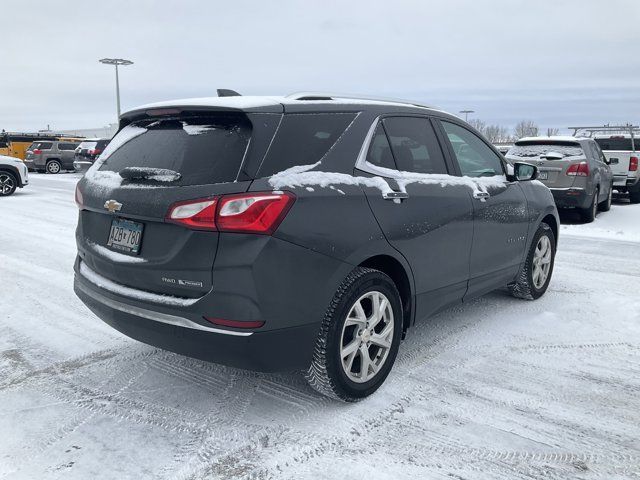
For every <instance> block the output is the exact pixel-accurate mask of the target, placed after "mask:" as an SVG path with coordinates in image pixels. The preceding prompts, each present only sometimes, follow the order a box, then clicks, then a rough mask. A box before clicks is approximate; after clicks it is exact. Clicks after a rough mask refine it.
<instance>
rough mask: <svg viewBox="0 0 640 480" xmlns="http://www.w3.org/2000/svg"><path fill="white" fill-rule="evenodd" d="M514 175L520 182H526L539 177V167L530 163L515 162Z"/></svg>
mask: <svg viewBox="0 0 640 480" xmlns="http://www.w3.org/2000/svg"><path fill="white" fill-rule="evenodd" d="M513 176H514V177H515V179H516V180H517V181H519V182H526V181H529V180H535V179H536V178H538V167H536V166H535V165H531V164H529V163H523V162H516V163H514V164H513Z"/></svg>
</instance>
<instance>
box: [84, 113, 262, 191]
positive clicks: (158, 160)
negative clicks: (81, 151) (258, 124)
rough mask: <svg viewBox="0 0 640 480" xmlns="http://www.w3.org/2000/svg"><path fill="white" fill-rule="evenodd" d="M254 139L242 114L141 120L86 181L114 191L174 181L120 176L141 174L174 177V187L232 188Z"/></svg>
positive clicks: (120, 138)
mask: <svg viewBox="0 0 640 480" xmlns="http://www.w3.org/2000/svg"><path fill="white" fill-rule="evenodd" d="M250 137H251V123H250V122H249V121H248V119H247V118H246V116H245V115H244V114H216V115H211V116H202V117H189V118H184V119H183V118H163V119H152V120H142V121H139V122H136V123H134V124H131V125H128V126H127V127H125V128H123V129H122V130H121V131H120V132H119V133H118V135H116V136H115V137H114V139H113V140H112V141H111V143H109V145H108V147H107V148H106V149H105V151H104V153H102V155H101V156H100V160H99V165H98V166H97V167H96V168H95V169H93V171H92V169H90V170H89V172H88V173H87V178H88V179H89V180H95V181H97V182H102V183H107V184H109V185H110V186H112V187H113V186H118V185H116V183H118V184H122V186H125V184H128V183H131V182H133V183H142V184H145V182H147V181H150V180H158V181H160V180H162V181H165V182H168V181H169V180H170V178H169V176H166V175H159V176H156V178H151V177H150V176H148V175H147V176H146V177H145V178H142V176H140V177H139V178H132V176H131V175H128V176H127V179H126V180H125V183H122V178H119V177H120V175H119V174H120V172H122V171H123V170H125V169H128V171H129V172H131V171H132V170H135V169H138V170H140V171H143V170H144V171H158V172H161V171H170V172H175V173H172V175H171V176H172V179H173V180H175V182H174V185H176V186H183V185H206V184H213V183H224V182H233V181H235V180H236V178H237V176H238V172H239V171H240V167H241V164H242V160H243V158H244V154H245V152H246V150H247V145H248V143H249V139H250Z"/></svg>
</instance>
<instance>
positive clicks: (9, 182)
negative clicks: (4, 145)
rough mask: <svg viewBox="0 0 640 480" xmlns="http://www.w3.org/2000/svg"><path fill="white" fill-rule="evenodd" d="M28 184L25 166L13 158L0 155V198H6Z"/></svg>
mask: <svg viewBox="0 0 640 480" xmlns="http://www.w3.org/2000/svg"><path fill="white" fill-rule="evenodd" d="M28 184H29V173H28V172H27V166H26V165H25V164H24V162H23V161H22V160H20V159H19V158H15V157H8V156H6V155H0V197H8V196H9V195H13V193H14V192H15V191H16V189H18V188H23V187H24V186H26V185H28Z"/></svg>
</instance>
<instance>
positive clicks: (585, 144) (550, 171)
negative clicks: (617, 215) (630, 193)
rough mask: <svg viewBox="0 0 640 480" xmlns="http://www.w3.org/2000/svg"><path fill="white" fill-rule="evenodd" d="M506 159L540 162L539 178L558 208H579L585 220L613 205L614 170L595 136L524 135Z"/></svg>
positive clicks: (591, 220) (510, 160)
mask: <svg viewBox="0 0 640 480" xmlns="http://www.w3.org/2000/svg"><path fill="white" fill-rule="evenodd" d="M506 159H507V161H508V162H510V163H514V162H529V163H532V164H534V165H536V166H537V167H538V170H539V176H538V179H539V180H540V181H541V182H542V183H544V184H545V185H546V186H547V187H549V189H550V190H551V193H552V194H553V198H554V199H555V202H556V205H557V206H558V208H575V209H577V210H578V211H579V212H580V215H581V216H582V219H583V220H584V221H585V222H593V220H594V219H595V217H596V215H597V214H598V210H602V211H604V212H606V211H608V210H609V209H610V208H611V196H612V192H613V173H612V172H611V168H610V167H609V160H608V159H607V158H606V157H605V156H604V154H603V153H602V150H600V147H599V146H598V144H597V143H596V142H595V141H594V140H593V139H591V138H581V137H562V136H556V137H527V138H521V139H520V140H518V141H517V142H515V145H514V146H513V147H512V148H510V149H509V151H508V152H507V154H506Z"/></svg>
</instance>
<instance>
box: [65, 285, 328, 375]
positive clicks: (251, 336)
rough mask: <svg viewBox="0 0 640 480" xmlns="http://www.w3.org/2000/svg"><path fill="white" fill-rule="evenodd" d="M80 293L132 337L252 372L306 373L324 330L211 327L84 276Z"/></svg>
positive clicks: (91, 306) (311, 326)
mask: <svg viewBox="0 0 640 480" xmlns="http://www.w3.org/2000/svg"><path fill="white" fill-rule="evenodd" d="M74 290H75V292H76V295H77V296H78V297H79V298H80V299H81V300H82V301H83V302H84V304H85V305H87V307H89V309H91V311H92V312H93V313H95V314H96V315H97V316H98V317H99V318H100V319H101V320H103V321H104V322H105V323H107V324H108V325H110V326H112V327H113V328H115V329H116V330H118V331H120V332H121V333H123V334H125V335H127V336H128V337H131V338H133V339H135V340H139V341H141V342H143V343H146V344H148V345H152V346H155V347H158V348H162V349H164V350H169V351H172V352H175V353H179V354H181V355H186V356H189V357H193V358H198V359H200V360H205V361H209V362H214V363H219V364H222V365H227V366H230V367H235V368H242V369H247V370H254V371H260V372H276V371H291V370H299V369H303V368H306V367H307V366H308V365H309V364H310V363H311V359H312V355H313V346H314V344H315V339H316V336H317V334H318V330H319V328H320V324H319V323H318V324H308V325H302V326H297V327H289V328H283V329H277V330H269V331H265V332H258V331H236V330H224V329H218V328H212V327H207V326H206V325H202V324H200V323H198V322H195V321H194V320H192V319H190V318H188V317H185V316H182V315H181V312H179V311H174V312H171V313H166V309H163V310H164V311H165V312H159V311H157V310H149V309H148V305H139V304H138V305H136V303H137V302H135V301H133V300H131V299H125V298H123V297H119V298H118V297H117V296H115V295H113V294H110V293H109V292H105V291H103V290H101V289H98V288H96V286H95V285H93V284H91V283H90V282H89V281H87V280H86V279H85V278H84V277H83V276H82V275H81V274H79V273H76V276H75V280H74Z"/></svg>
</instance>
